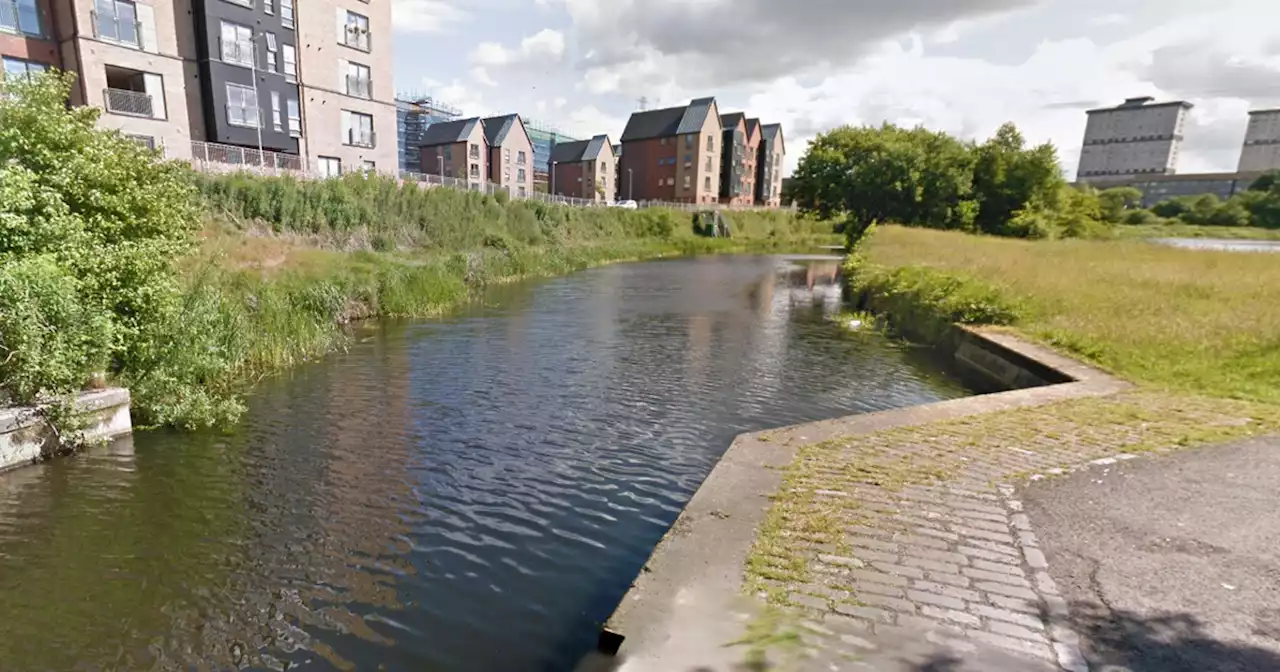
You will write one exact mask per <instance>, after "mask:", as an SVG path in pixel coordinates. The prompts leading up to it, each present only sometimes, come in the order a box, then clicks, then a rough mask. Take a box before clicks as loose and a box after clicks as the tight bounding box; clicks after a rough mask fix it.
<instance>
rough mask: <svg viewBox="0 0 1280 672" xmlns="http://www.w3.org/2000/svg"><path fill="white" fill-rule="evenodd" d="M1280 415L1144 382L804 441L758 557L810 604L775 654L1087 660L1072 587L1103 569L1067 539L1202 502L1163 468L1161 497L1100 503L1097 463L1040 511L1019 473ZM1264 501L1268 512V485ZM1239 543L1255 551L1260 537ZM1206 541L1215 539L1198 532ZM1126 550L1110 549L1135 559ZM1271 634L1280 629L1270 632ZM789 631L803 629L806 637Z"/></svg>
mask: <svg viewBox="0 0 1280 672" xmlns="http://www.w3.org/2000/svg"><path fill="white" fill-rule="evenodd" d="M1276 423H1277V418H1276V417H1275V416H1274V409H1262V408H1261V407H1259V406H1256V405H1251V404H1242V403H1234V402H1222V401H1211V400H1204V399H1196V398H1180V397H1173V396H1167V395H1161V394H1151V393H1142V392H1127V393H1122V394H1119V395H1115V396H1109V397H1103V398H1093V399H1080V400H1073V401H1066V402H1060V403H1055V404H1050V405H1047V406H1041V407H1035V408H1023V409H1018V410H1012V411H1003V412H997V413H991V414H985V415H978V416H974V417H967V418H961V419H958V420H950V421H945V422H937V423H931V424H926V425H921V426H914V427H904V428H898V429H890V430H887V431H880V432H876V433H871V434H866V435H862V436H853V437H848V438H839V439H834V440H829V441H825V442H822V443H819V444H816V445H808V446H802V447H800V448H799V450H798V454H797V457H796V459H795V461H794V463H793V464H792V465H791V467H790V468H789V469H788V470H787V472H786V476H785V478H784V482H783V486H782V489H781V491H780V492H779V494H778V496H777V497H776V498H775V501H774V504H773V506H772V508H771V510H770V512H769V514H768V516H767V518H766V519H765V521H764V524H763V525H762V526H761V533H760V536H759V537H758V539H757V541H756V543H755V546H754V548H753V551H752V555H751V557H750V559H749V561H748V586H749V587H750V588H751V589H752V590H755V591H757V592H758V594H760V595H762V596H765V597H767V599H768V601H770V602H771V603H773V604H776V605H783V608H784V611H785V613H788V614H792V615H794V616H795V621H794V623H795V624H796V625H795V626H794V632H795V634H796V635H797V636H796V637H787V636H777V635H776V634H775V636H774V637H772V638H771V639H769V640H768V641H769V642H771V644H770V645H769V646H767V647H764V648H765V649H766V650H767V654H766V657H767V658H768V659H769V660H771V661H775V662H776V661H778V660H780V659H787V658H794V660H792V661H791V662H792V663H795V666H797V667H800V668H804V669H809V668H810V667H812V669H850V670H856V669H871V670H904V671H907V670H910V671H925V670H952V671H957V672H958V671H960V670H1039V669H1045V670H1056V669H1066V670H1087V669H1089V668H1088V665H1087V663H1086V660H1085V658H1084V656H1083V651H1084V650H1088V651H1092V650H1093V648H1094V645H1093V644H1092V643H1091V642H1090V641H1089V640H1087V639H1086V640H1084V641H1083V642H1082V640H1081V637H1080V635H1081V632H1079V631H1078V630H1079V623H1078V622H1074V621H1072V620H1071V614H1072V613H1073V611H1074V610H1075V609H1074V607H1073V606H1072V605H1071V604H1070V601H1071V600H1073V599H1077V598H1078V597H1079V596H1080V594H1081V591H1084V590H1086V589H1087V588H1088V582H1087V581H1085V580H1084V579H1082V578H1081V577H1082V576H1085V575H1084V574H1081V571H1082V570H1081V568H1080V567H1079V566H1077V565H1076V564H1075V563H1073V562H1071V561H1069V560H1063V561H1062V564H1063V567H1062V569H1061V570H1059V569H1058V568H1057V567H1056V566H1055V563H1056V562H1057V559H1056V558H1057V556H1062V557H1064V558H1065V557H1068V554H1070V553H1078V554H1079V555H1080V556H1081V557H1083V556H1084V555H1086V554H1087V550H1082V549H1087V544H1089V543H1092V542H1089V541H1085V540H1086V539H1088V538H1090V537H1091V536H1093V531H1092V530H1091V529H1090V522H1089V521H1090V520H1092V519H1095V518H1096V516H1097V515H1099V512H1102V511H1114V510H1116V509H1123V508H1125V507H1134V509H1135V510H1143V509H1142V508H1141V506H1145V507H1146V508H1145V510H1146V511H1147V512H1148V513H1149V514H1150V515H1151V516H1155V517H1158V516H1159V511H1160V506H1161V505H1162V503H1163V502H1169V503H1170V505H1177V506H1185V507H1194V506H1195V505H1196V504H1195V503H1193V502H1191V501H1188V500H1185V499H1184V500H1183V501H1181V502H1177V501H1176V500H1178V499H1179V497H1180V493H1181V492H1182V490H1181V489H1180V488H1179V487H1178V486H1177V485H1176V484H1174V483H1168V484H1164V485H1161V481H1160V478H1161V477H1160V476H1159V475H1152V476H1149V478H1151V479H1152V481H1151V484H1150V485H1148V486H1147V488H1148V490H1147V495H1146V497H1148V498H1151V500H1152V501H1150V502H1147V503H1146V504H1145V505H1140V502H1139V501H1138V500H1141V499H1143V496H1142V495H1138V494H1131V495H1130V496H1129V497H1128V498H1127V499H1126V498H1125V497H1121V496H1119V493H1118V492H1117V491H1116V490H1118V489H1121V488H1118V486H1114V485H1113V488H1112V491H1109V492H1102V491H1099V492H1097V493H1095V494H1096V497H1095V499H1096V501H1093V503H1091V504H1090V505H1089V506H1092V507H1094V508H1093V509H1090V508H1089V506H1085V505H1084V504H1083V503H1080V504H1076V505H1073V506H1072V505H1067V504H1065V502H1069V501H1072V500H1073V499H1076V498H1077V495H1075V494H1073V490H1072V487H1076V486H1077V480H1078V479H1088V478H1089V476H1088V474H1087V473H1085V474H1084V475H1081V476H1079V477H1072V476H1065V477H1062V478H1050V479H1049V480H1048V481H1046V482H1048V483H1054V484H1055V485H1057V483H1058V482H1059V481H1061V485H1060V486H1057V487H1060V488H1061V489H1055V490H1047V489H1046V490H1037V489H1035V488H1034V487H1033V488H1031V492H1033V493H1035V494H1034V495H1033V496H1034V497H1035V500H1034V501H1035V502H1036V504H1035V511H1036V513H1035V515H1029V512H1028V507H1027V505H1026V503H1025V502H1024V501H1023V497H1024V495H1023V494H1021V493H1020V491H1019V490H1018V489H1016V488H1015V487H1014V485H1013V484H1016V483H1027V482H1031V483H1036V482H1037V481H1039V480H1040V479H1043V478H1044V477H1045V476H1051V477H1052V476H1055V475H1059V474H1063V473H1064V470H1070V469H1074V468H1080V467H1087V466H1090V465H1091V464H1092V465H1093V467H1094V468H1098V467H1100V466H1101V467H1107V466H1109V467H1113V468H1115V469H1122V468H1124V469H1127V468H1128V465H1129V464H1130V463H1131V462H1134V461H1137V460H1139V459H1140V458H1138V457H1137V456H1138V455H1152V454H1156V455H1160V454H1164V453H1169V452H1173V451H1175V450H1179V449H1181V448H1182V447H1184V446H1186V445H1199V444H1205V443H1212V442H1216V441H1220V440H1224V439H1229V438H1232V437H1233V436H1240V435H1249V434H1252V433H1256V432H1258V431H1264V430H1269V429H1270V430H1274V429H1276V428H1277V427H1278V425H1277V424H1276ZM1206 455H1208V453H1206ZM1162 459H1168V458H1159V459H1155V460H1152V461H1153V462H1155V463H1157V464H1158V463H1160V460H1162ZM1204 459H1206V460H1209V461H1212V459H1213V458H1211V457H1206V458H1204ZM1171 464H1172V463H1171ZM1277 469H1280V467H1278V468H1277ZM1272 492H1273V493H1274V492H1275V490H1274V489H1273V490H1272ZM1224 495H1225V493H1224V492H1212V491H1207V492H1206V493H1204V499H1203V501H1201V502H1200V504H1199V505H1200V506H1210V503H1211V502H1217V501H1228V500H1226V499H1220V496H1224ZM1091 501H1092V500H1091ZM1275 501H1276V500H1275V499H1274V497H1273V498H1272V500H1271V504H1270V505H1269V506H1270V507H1271V508H1272V509H1274V502H1275ZM1251 506H1252V507H1254V508H1253V509H1252V512H1253V513H1255V514H1257V515H1259V516H1261V515H1265V514H1266V513H1267V511H1265V510H1264V509H1266V507H1267V506H1268V505H1266V504H1265V503H1263V502H1261V501H1257V500H1251ZM1219 517H1221V516H1219ZM1192 518H1194V517H1192ZM1041 520H1043V521H1045V522H1043V523H1040V521H1041ZM1113 520H1114V518H1113ZM1195 520H1198V522H1197V523H1196V524H1197V525H1201V526H1203V525H1210V526H1211V525H1216V524H1218V523H1219V522H1220V521H1218V520H1217V519H1216V518H1215V517H1214V516H1209V515H1201V516H1200V517H1199V518H1198V519H1195ZM1042 526H1043V529H1041V528H1042ZM1046 533H1048V534H1050V535H1051V539H1052V541H1048V540H1046V538H1045V537H1044V534H1046ZM1116 534H1119V535H1120V537H1119V538H1120V539H1129V541H1130V542H1133V543H1138V542H1134V541H1133V539H1131V538H1129V537H1125V536H1124V534H1125V533H1124V532H1120V533H1116ZM1117 543H1121V542H1117ZM1189 543H1190V542H1189ZM1072 544H1085V545H1086V546H1073V545H1072ZM1108 548H1110V547H1108ZM1117 548H1123V544H1121V546H1119V547H1117ZM1232 548H1236V549H1237V551H1236V552H1238V553H1245V552H1246V550H1245V549H1247V548H1249V546H1248V545H1247V544H1245V545H1237V546H1233V547H1232ZM1272 548H1273V549H1274V548H1275V546H1274V545H1273V546H1272ZM1195 549H1202V550H1203V548H1202V547H1201V546H1197V545H1195V544H1194V543H1193V544H1192V550H1195ZM1094 550H1097V549H1094ZM1099 552H1100V553H1101V551H1099ZM1110 552H1111V551H1109V550H1108V551H1107V552H1106V553H1102V554H1103V555H1106V554H1107V553H1110ZM1123 553H1128V551H1127V550H1124V551H1122V554H1121V555H1119V556H1117V557H1114V558H1111V560H1110V561H1111V562H1112V563H1114V565H1115V566H1122V565H1123V564H1124V563H1125V562H1126V556H1125V555H1124V554H1123ZM1255 570H1257V571H1259V572H1263V571H1264V570H1261V569H1258V568H1255ZM1266 571H1271V572H1272V574H1270V575H1269V576H1270V579H1271V581H1272V585H1273V586H1274V585H1276V584H1277V583H1280V580H1278V579H1280V576H1278V575H1277V574H1275V573H1274V572H1275V571H1276V570H1275V565H1270V569H1269V570H1266ZM1158 576H1159V574H1155V575H1153V576H1152V578H1155V577H1158ZM1265 576H1266V575H1265V574H1255V575H1254V578H1256V579H1257V580H1258V581H1262V580H1263V579H1264V578H1265ZM1127 580H1128V581H1130V583H1127V584H1125V585H1126V588H1124V589H1119V588H1117V590H1122V591H1123V590H1128V591H1130V592H1133V591H1138V592H1140V590H1138V589H1137V588H1136V584H1134V583H1132V582H1134V581H1137V582H1140V581H1141V580H1142V576H1141V574H1140V573H1139V574H1138V575H1137V576H1132V575H1129V576H1128V579H1127ZM1156 580H1158V579H1156ZM1233 580H1235V579H1233ZM1238 581H1239V582H1240V583H1241V584H1242V585H1241V586H1239V587H1238V588H1240V589H1247V587H1246V586H1247V585H1249V584H1246V582H1245V581H1244V580H1243V579H1240V580H1238ZM1224 583H1225V581H1224ZM1163 590H1169V591H1174V592H1176V591H1177V590H1178V588H1177V587H1170V586H1166V587H1164V588H1163ZM1273 604H1274V601H1273ZM1148 606H1150V605H1148ZM1203 613H1204V614H1205V615H1207V616H1212V615H1214V614H1215V612H1214V611H1212V610H1211V609H1210V610H1207V611H1204V612H1203ZM1254 622H1255V624H1256V627H1257V628H1260V629H1261V632H1263V633H1271V631H1272V630H1274V629H1276V628H1280V616H1277V613H1273V612H1272V611H1267V610H1265V609H1259V610H1258V611H1257V615H1256V617H1255V619H1254ZM787 627H791V626H787ZM1233 627H1244V626H1243V625H1240V626H1233ZM1083 634H1085V635H1089V634H1094V633H1091V632H1087V631H1086V632H1084V633H1083ZM1265 636H1274V634H1271V635H1266V634H1264V635H1258V637H1265ZM777 642H792V644H793V646H791V647H790V648H791V651H790V652H788V651H787V648H788V647H786V646H778V645H777ZM1082 645H1083V647H1084V649H1083V650H1082ZM1120 669H1123V668H1120ZM1133 669H1134V670H1135V672H1142V671H1143V670H1146V669H1151V670H1154V669H1181V668H1163V667H1161V668H1156V667H1148V668H1138V667H1135V668H1133ZM1186 669H1188V670H1189V669H1218V668H1214V667H1212V666H1210V667H1203V666H1202V667H1198V668H1186ZM1222 669H1240V670H1252V669H1255V668H1251V667H1239V668H1222ZM1256 669H1262V668H1256ZM1267 669H1280V668H1267Z"/></svg>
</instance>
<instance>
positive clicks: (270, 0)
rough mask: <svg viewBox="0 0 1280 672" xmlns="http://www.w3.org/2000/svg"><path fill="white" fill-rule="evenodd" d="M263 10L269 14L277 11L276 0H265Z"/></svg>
mask: <svg viewBox="0 0 1280 672" xmlns="http://www.w3.org/2000/svg"><path fill="white" fill-rule="evenodd" d="M262 11H264V12H266V13H268V14H275V13H276V0H263V2H262Z"/></svg>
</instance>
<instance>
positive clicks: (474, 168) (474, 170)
mask: <svg viewBox="0 0 1280 672" xmlns="http://www.w3.org/2000/svg"><path fill="white" fill-rule="evenodd" d="M471 177H480V164H478V163H473V164H471Z"/></svg>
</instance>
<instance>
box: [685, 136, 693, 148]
mask: <svg viewBox="0 0 1280 672" xmlns="http://www.w3.org/2000/svg"><path fill="white" fill-rule="evenodd" d="M684 147H685V149H693V136H692V135H686V136H684Z"/></svg>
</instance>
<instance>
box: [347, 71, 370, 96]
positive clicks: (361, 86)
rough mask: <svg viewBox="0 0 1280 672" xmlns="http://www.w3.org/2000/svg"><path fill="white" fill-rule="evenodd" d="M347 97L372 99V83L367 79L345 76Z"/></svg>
mask: <svg viewBox="0 0 1280 672" xmlns="http://www.w3.org/2000/svg"><path fill="white" fill-rule="evenodd" d="M347 95H348V96H355V97H357V98H372V97H373V83H372V82H370V81H369V79H368V78H367V77H357V76H356V75H347Z"/></svg>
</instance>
